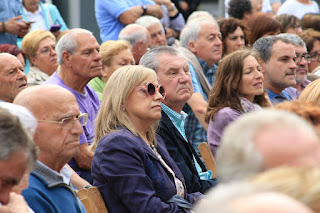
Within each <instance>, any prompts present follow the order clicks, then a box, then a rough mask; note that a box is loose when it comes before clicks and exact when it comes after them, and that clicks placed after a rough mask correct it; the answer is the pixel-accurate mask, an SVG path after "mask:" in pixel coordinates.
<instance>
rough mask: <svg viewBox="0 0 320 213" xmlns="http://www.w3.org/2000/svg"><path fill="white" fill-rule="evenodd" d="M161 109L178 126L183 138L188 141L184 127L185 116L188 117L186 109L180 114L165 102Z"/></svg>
mask: <svg viewBox="0 0 320 213" xmlns="http://www.w3.org/2000/svg"><path fill="white" fill-rule="evenodd" d="M161 109H162V110H163V111H164V112H165V113H166V114H167V115H168V117H169V118H170V120H171V121H172V123H173V125H174V126H175V127H176V128H177V130H178V131H179V132H180V134H181V135H182V136H183V138H184V139H185V140H186V141H188V140H187V136H186V133H185V129H184V122H185V118H186V117H187V113H185V112H184V111H181V113H180V114H179V113H177V112H176V111H174V110H173V109H171V108H170V107H168V106H166V105H165V104H163V103H161Z"/></svg>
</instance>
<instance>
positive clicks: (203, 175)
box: [161, 103, 212, 180]
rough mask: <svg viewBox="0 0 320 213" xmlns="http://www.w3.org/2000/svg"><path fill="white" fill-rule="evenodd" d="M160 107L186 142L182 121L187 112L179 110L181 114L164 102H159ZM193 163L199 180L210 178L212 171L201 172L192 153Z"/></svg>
mask: <svg viewBox="0 0 320 213" xmlns="http://www.w3.org/2000/svg"><path fill="white" fill-rule="evenodd" d="M161 109H162V110H163V111H164V112H165V113H166V114H167V115H168V117H169V119H170V120H171V122H172V123H173V125H174V126H175V128H176V129H177V130H178V131H179V133H180V134H181V135H182V137H183V138H184V140H185V142H186V143H188V139H187V136H186V134H185V129H184V122H185V118H186V117H187V114H186V113H185V112H184V111H181V114H179V113H177V112H176V111H174V110H172V109H171V108H169V107H167V106H166V105H165V104H163V103H161ZM192 157H193V162H194V165H195V167H196V169H197V172H198V174H199V176H200V179H201V180H210V179H211V178H212V171H210V170H209V171H206V172H202V169H201V167H200V165H199V164H198V162H197V160H196V158H195V157H194V156H193V155H192Z"/></svg>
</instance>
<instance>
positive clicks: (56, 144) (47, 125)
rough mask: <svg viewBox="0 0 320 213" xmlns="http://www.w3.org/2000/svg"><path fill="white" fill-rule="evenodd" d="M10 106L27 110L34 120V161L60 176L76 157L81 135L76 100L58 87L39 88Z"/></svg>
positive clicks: (31, 88)
mask: <svg viewBox="0 0 320 213" xmlns="http://www.w3.org/2000/svg"><path fill="white" fill-rule="evenodd" d="M14 104H18V105H22V106H24V107H26V108H28V109H29V110H30V111H31V112H32V113H33V114H34V116H35V117H36V118H37V120H38V126H37V129H36V132H35V135H34V142H35V144H36V145H37V146H38V147H39V149H40V152H39V155H38V160H39V161H41V162H42V163H44V164H45V165H47V166H48V167H49V168H51V169H53V170H55V171H57V172H60V170H61V168H62V167H63V166H64V165H65V164H66V163H67V162H69V161H70V160H71V158H72V157H75V156H76V155H77V154H78V153H79V146H80V143H79V139H80V135H81V134H82V133H83V129H82V126H81V124H80V122H79V121H76V120H78V119H77V118H78V116H79V115H80V111H79V107H78V104H77V101H76V98H75V97H74V96H73V94H72V93H71V92H70V91H68V90H66V89H64V88H62V87H59V86H54V85H40V86H34V87H30V88H27V89H25V90H24V91H22V92H21V93H20V94H18V95H17V97H16V98H15V100H14Z"/></svg>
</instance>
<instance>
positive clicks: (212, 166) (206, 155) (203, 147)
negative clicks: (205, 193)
mask: <svg viewBox="0 0 320 213" xmlns="http://www.w3.org/2000/svg"><path fill="white" fill-rule="evenodd" d="M198 149H199V151H200V154H201V156H202V158H203V160H204V164H205V165H206V167H207V169H208V170H211V171H212V178H214V177H216V162H215V160H214V157H213V155H212V152H211V150H210V149H209V146H208V143H207V142H202V143H200V144H199V146H198Z"/></svg>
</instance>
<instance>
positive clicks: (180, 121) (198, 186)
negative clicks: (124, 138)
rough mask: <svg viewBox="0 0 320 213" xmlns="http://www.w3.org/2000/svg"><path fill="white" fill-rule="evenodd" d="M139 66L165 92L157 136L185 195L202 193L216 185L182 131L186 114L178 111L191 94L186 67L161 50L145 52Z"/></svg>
mask: <svg viewBox="0 0 320 213" xmlns="http://www.w3.org/2000/svg"><path fill="white" fill-rule="evenodd" d="M140 64H141V65H143V66H145V67H148V68H150V69H153V70H154V71H156V73H157V76H158V81H159V84H161V85H162V86H163V87H164V89H165V91H166V98H165V99H164V100H163V101H162V103H161V109H162V112H161V114H162V116H161V120H160V127H159V129H158V134H159V135H160V136H161V137H162V138H163V140H164V141H165V143H166V147H167V149H168V151H169V154H170V156H171V157H172V159H173V160H174V161H175V162H176V164H177V165H178V167H179V169H180V171H181V172H182V174H183V176H184V179H185V183H186V188H187V192H188V193H193V192H201V193H204V192H205V191H207V190H208V189H209V188H211V187H213V186H214V185H215V184H216V182H215V179H213V178H212V172H211V171H207V169H206V168H205V166H204V164H203V162H202V161H201V160H200V158H199V157H198V155H197V153H196V152H195V150H194V149H193V147H192V145H191V143H190V142H189V141H188V139H187V137H186V132H185V129H184V122H185V117H186V113H185V112H183V111H182V108H183V106H184V105H185V103H186V102H187V101H188V100H189V99H190V97H191V95H192V93H193V89H192V83H191V76H190V72H189V66H188V63H187V61H186V59H185V58H184V56H183V55H182V53H181V52H180V51H179V50H177V49H175V48H173V47H169V46H162V47H155V48H153V49H151V50H149V51H148V52H147V53H146V54H145V55H144V56H143V57H142V58H141V62H140Z"/></svg>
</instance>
